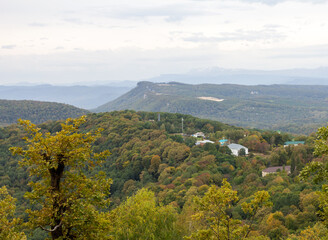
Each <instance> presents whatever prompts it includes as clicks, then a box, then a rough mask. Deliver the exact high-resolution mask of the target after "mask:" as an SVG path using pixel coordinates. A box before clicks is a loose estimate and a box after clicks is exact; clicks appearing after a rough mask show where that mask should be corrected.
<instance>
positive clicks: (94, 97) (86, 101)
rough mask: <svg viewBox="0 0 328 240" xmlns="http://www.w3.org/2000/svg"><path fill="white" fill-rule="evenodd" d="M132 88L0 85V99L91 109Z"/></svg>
mask: <svg viewBox="0 0 328 240" xmlns="http://www.w3.org/2000/svg"><path fill="white" fill-rule="evenodd" d="M131 88H132V87H119V86H52V85H37V86H0V99H8V100H36V101H48V102H60V103H66V104H70V105H74V106H76V107H79V108H84V109H91V108H95V107H97V106H99V105H101V104H104V103H105V102H108V101H111V100H114V99H115V98H117V97H119V96H121V95H122V94H124V93H126V92H127V91H129V90H130V89H131Z"/></svg>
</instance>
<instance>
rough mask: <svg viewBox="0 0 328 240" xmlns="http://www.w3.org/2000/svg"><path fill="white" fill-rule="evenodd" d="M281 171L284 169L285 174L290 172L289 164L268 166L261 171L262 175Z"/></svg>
mask: <svg viewBox="0 0 328 240" xmlns="http://www.w3.org/2000/svg"><path fill="white" fill-rule="evenodd" d="M281 171H285V172H287V174H290V166H278V167H268V168H266V169H264V170H263V171H262V177H264V176H266V175H268V174H273V173H276V172H281Z"/></svg>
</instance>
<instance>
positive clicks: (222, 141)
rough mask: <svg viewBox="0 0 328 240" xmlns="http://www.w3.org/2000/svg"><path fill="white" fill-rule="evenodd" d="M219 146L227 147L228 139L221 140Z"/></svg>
mask: <svg viewBox="0 0 328 240" xmlns="http://www.w3.org/2000/svg"><path fill="white" fill-rule="evenodd" d="M219 144H220V146H226V145H227V144H228V139H225V138H223V139H221V140H219Z"/></svg>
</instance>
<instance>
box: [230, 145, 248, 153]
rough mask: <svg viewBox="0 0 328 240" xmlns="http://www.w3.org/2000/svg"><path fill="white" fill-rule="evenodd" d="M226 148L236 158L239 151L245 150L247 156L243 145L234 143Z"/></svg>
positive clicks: (246, 150) (246, 151) (246, 149)
mask: <svg viewBox="0 0 328 240" xmlns="http://www.w3.org/2000/svg"><path fill="white" fill-rule="evenodd" d="M228 148H230V150H231V152H232V154H233V155H235V156H238V155H239V151H240V149H242V148H243V149H245V154H246V155H247V154H248V148H247V147H244V146H243V145H240V144H236V143H231V144H229V145H228Z"/></svg>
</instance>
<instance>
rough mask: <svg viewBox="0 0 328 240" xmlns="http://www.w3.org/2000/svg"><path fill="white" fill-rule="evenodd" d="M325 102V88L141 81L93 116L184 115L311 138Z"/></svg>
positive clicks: (321, 121)
mask: <svg viewBox="0 0 328 240" xmlns="http://www.w3.org/2000/svg"><path fill="white" fill-rule="evenodd" d="M327 99H328V86H295V85H294V86H292V85H258V86H242V85H231V84H222V85H215V84H201V85H188V84H181V83H176V82H171V83H168V84H161V83H151V82H140V83H139V84H138V86H137V87H136V88H135V89H133V90H131V91H130V92H128V93H126V94H124V95H122V96H121V97H119V98H118V99H116V100H114V101H112V102H109V103H107V104H104V105H103V106H100V107H99V108H97V109H95V110H94V111H96V112H105V111H113V110H124V109H133V110H137V111H163V112H171V113H183V114H191V115H193V116H197V117H201V118H209V119H214V120H218V121H222V122H224V123H228V124H232V125H237V126H242V127H251V128H259V129H271V130H280V131H288V132H292V133H303V134H310V133H311V132H313V131H315V130H316V129H317V128H318V127H319V126H322V124H325V123H326V122H327V119H328V113H327V109H328V102H327Z"/></svg>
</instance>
